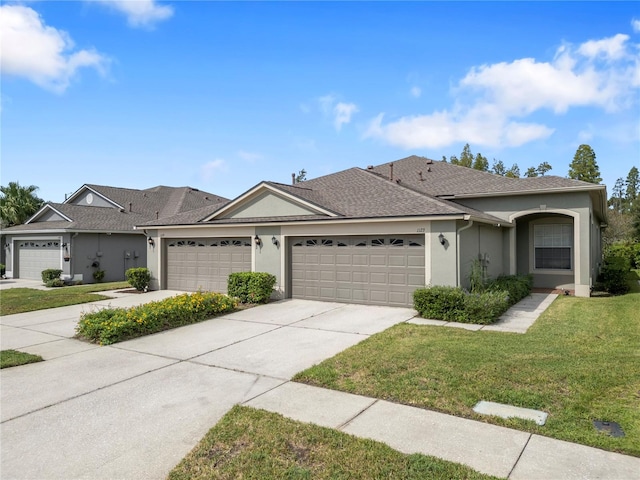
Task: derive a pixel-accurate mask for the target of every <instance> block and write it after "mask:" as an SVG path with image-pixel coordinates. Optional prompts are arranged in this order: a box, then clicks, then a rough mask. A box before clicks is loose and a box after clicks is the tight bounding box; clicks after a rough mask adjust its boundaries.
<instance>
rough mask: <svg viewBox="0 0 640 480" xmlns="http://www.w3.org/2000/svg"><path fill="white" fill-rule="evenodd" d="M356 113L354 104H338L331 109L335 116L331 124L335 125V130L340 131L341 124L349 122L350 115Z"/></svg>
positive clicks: (356, 109) (356, 108)
mask: <svg viewBox="0 0 640 480" xmlns="http://www.w3.org/2000/svg"><path fill="white" fill-rule="evenodd" d="M357 111H358V107H357V106H356V104H355V103H343V102H340V103H338V104H337V105H336V106H335V107H333V113H334V114H335V119H334V121H333V124H334V125H335V127H336V130H340V129H341V128H342V125H343V124H345V123H349V122H351V115H353V114H354V113H356V112H357Z"/></svg>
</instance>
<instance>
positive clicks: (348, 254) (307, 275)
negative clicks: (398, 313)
mask: <svg viewBox="0 0 640 480" xmlns="http://www.w3.org/2000/svg"><path fill="white" fill-rule="evenodd" d="M290 265H291V295H292V297H293V298H306V299H309V300H328V301H342V302H349V303H367V304H373V305H376V304H377V305H397V306H411V305H412V302H413V292H414V291H415V289H416V288H419V287H424V285H425V243H424V235H410V234H408V235H371V236H363V235H358V236H333V237H322V236H317V237H316V236H314V237H304V238H302V237H294V238H292V239H291V251H290Z"/></svg>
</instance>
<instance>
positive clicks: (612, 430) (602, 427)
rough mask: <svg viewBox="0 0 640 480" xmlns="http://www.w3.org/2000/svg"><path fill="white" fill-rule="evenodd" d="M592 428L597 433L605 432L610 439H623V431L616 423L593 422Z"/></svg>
mask: <svg viewBox="0 0 640 480" xmlns="http://www.w3.org/2000/svg"><path fill="white" fill-rule="evenodd" d="M593 426H594V427H596V430H598V431H599V432H605V433H608V434H609V435H611V436H612V437H624V431H623V430H622V427H621V426H620V425H619V424H617V423H616V422H605V421H604V420H594V421H593Z"/></svg>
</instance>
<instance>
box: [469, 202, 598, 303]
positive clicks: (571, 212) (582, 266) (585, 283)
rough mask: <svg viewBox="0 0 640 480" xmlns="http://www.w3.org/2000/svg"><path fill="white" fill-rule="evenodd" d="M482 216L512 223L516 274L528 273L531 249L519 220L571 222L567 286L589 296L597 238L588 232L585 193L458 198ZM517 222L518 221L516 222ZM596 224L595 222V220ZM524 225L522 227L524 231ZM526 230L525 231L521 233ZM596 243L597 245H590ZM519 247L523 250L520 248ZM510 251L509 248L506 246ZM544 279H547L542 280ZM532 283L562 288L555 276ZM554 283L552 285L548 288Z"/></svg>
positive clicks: (589, 217)
mask: <svg viewBox="0 0 640 480" xmlns="http://www.w3.org/2000/svg"><path fill="white" fill-rule="evenodd" d="M458 203H461V204H463V205H467V206H469V207H472V208H476V209H478V210H482V211H484V212H486V213H489V214H491V215H494V216H496V217H498V218H502V219H504V220H505V221H515V222H516V224H517V232H516V233H515V234H514V235H515V245H517V247H516V249H515V250H514V253H515V256H514V257H515V259H516V262H517V263H516V266H514V265H510V266H509V267H510V269H511V270H512V271H514V270H515V271H517V272H518V273H532V269H531V268H530V261H531V260H530V258H529V257H530V252H531V246H530V241H529V231H528V225H525V224H526V223H527V221H523V220H522V217H526V216H528V215H533V214H543V215H549V216H550V217H554V216H556V215H564V216H566V217H567V218H572V219H573V221H574V259H575V265H574V272H573V275H572V278H571V279H570V280H571V281H570V282H567V283H569V284H573V285H574V288H575V290H576V295H578V296H589V295H590V288H591V286H592V285H593V282H594V281H595V275H594V272H595V271H596V269H597V265H598V262H599V261H600V257H599V252H600V247H599V242H600V238H599V235H598V236H596V235H594V234H593V230H592V228H593V227H592V200H591V196H590V194H589V193H587V192H568V193H567V192H563V193H555V194H551V193H545V194H536V195H516V196H509V197H485V198H477V199H461V200H459V201H458ZM518 219H521V220H518ZM596 221H597V220H596ZM525 226H526V228H525ZM524 230H526V231H524ZM593 242H597V243H598V245H594V244H593ZM523 245H526V248H525V249H523ZM510 248H511V247H510ZM543 277H547V278H543ZM535 278H536V283H537V285H539V286H555V285H563V284H565V283H563V282H565V281H566V280H569V279H568V278H567V277H566V276H565V277H564V278H560V276H559V275H557V274H548V273H547V274H538V273H535ZM552 284H554V285H552Z"/></svg>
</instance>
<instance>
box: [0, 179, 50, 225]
mask: <svg viewBox="0 0 640 480" xmlns="http://www.w3.org/2000/svg"><path fill="white" fill-rule="evenodd" d="M37 190H38V187H36V186H35V185H30V186H28V187H21V186H20V184H19V183H18V182H9V185H7V186H6V187H2V186H0V194H1V195H2V197H0V219H1V220H2V226H4V227H11V226H13V225H20V224H22V223H24V222H26V221H27V220H28V219H29V217H31V216H32V215H33V214H34V213H36V212H37V211H38V210H39V209H40V207H42V205H43V203H44V200H42V199H41V198H39V197H37V196H36V195H35V192H36V191H37Z"/></svg>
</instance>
